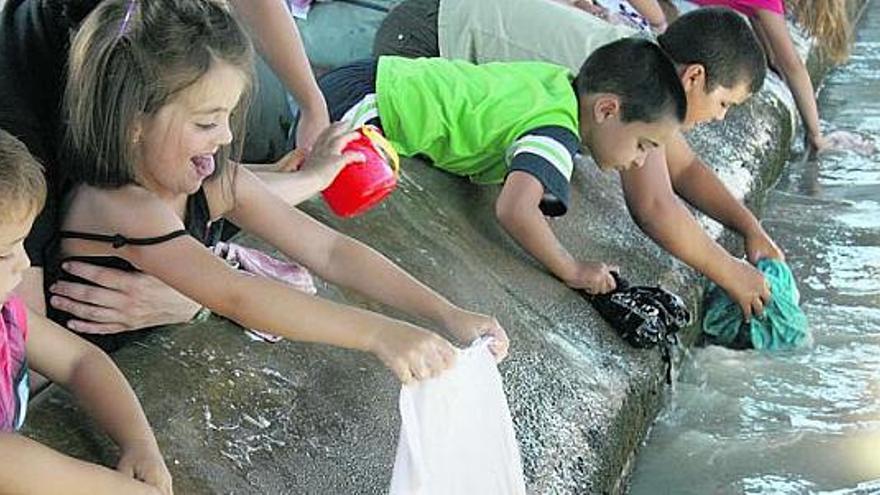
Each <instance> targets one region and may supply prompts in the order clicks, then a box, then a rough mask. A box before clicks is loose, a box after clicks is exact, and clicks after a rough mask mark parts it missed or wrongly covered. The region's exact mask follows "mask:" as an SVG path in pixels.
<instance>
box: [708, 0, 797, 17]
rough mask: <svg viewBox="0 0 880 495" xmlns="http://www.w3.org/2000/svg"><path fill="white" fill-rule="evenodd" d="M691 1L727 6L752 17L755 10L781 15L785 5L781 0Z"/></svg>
mask: <svg viewBox="0 0 880 495" xmlns="http://www.w3.org/2000/svg"><path fill="white" fill-rule="evenodd" d="M691 1H692V2H693V3H695V4H698V5H702V6H704V7H707V6H721V7H729V8H731V9H733V10H736V11H737V12H740V13H741V14H744V15H746V16H749V17H752V16H754V15H755V11H757V10H769V11H770V12H774V13H777V14H779V15H782V14H784V13H785V6H784V5H783V3H782V0H691Z"/></svg>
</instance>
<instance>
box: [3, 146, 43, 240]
mask: <svg viewBox="0 0 880 495" xmlns="http://www.w3.org/2000/svg"><path fill="white" fill-rule="evenodd" d="M45 202H46V179H45V178H44V177H43V167H42V166H40V163H39V162H38V161H37V159H36V158H34V157H33V155H31V154H30V152H29V151H28V149H27V147H26V146H25V145H24V143H22V142H21V141H19V140H18V139H16V138H15V137H14V136H13V135H12V134H9V133H8V132H6V131H4V130H3V129H0V223H2V224H8V223H13V222H21V221H24V220H25V219H26V218H27V217H28V216H29V215H36V214H37V213H39V211H40V210H42V209H43V204H44V203H45Z"/></svg>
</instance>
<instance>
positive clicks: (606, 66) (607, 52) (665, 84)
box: [574, 38, 687, 122]
mask: <svg viewBox="0 0 880 495" xmlns="http://www.w3.org/2000/svg"><path fill="white" fill-rule="evenodd" d="M574 85H575V88H576V89H577V94H578V96H579V97H581V96H584V95H586V94H589V93H611V94H614V95H617V96H618V97H619V98H620V100H621V120H622V121H623V122H633V121H640V122H656V121H658V120H660V119H662V118H665V117H671V118H675V119H676V120H677V121H678V122H683V121H684V117H685V114H686V113H687V98H686V96H685V94H684V88H682V86H681V80H680V79H679V77H678V74H677V73H676V72H675V66H674V65H673V64H672V62H671V61H670V60H669V57H667V56H666V55H665V54H664V53H663V50H661V49H660V47H658V46H657V45H656V44H654V43H651V42H650V41H647V40H643V39H635V38H625V39H622V40H617V41H615V42H613V43H609V44H607V45H604V46H602V47H601V48H599V49H598V50H596V51H594V52H593V53H592V55H590V57H589V58H588V59H587V61H586V62H584V65H582V66H581V70H580V72H579V73H578V75H577V77H576V78H575V81H574Z"/></svg>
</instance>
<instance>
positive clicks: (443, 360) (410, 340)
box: [371, 321, 456, 385]
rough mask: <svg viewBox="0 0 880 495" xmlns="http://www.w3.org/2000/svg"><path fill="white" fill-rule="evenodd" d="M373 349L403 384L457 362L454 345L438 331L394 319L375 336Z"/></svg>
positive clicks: (440, 370) (427, 375)
mask: <svg viewBox="0 0 880 495" xmlns="http://www.w3.org/2000/svg"><path fill="white" fill-rule="evenodd" d="M371 350H372V352H373V354H375V355H376V357H378V358H379V360H381V361H382V362H383V363H385V366H387V367H388V368H390V369H391V371H393V372H394V374H395V375H397V378H398V379H400V381H401V382H403V383H404V385H406V384H409V383H412V382H414V381H418V380H424V379H426V378H432V377H435V376H437V375H439V374H440V373H442V372H443V371H446V370H447V369H449V368H450V367H452V365H453V364H454V363H455V352H456V351H455V347H453V345H452V344H450V343H449V341H447V340H446V339H444V338H442V337H440V336H439V335H437V334H435V333H433V332H429V331H427V330H424V329H422V328H419V327H417V326H414V325H410V324H409V323H404V322H398V321H395V322H393V323H392V324H391V325H389V326H388V327H387V328H386V330H385V331H384V332H383V333H382V334H380V335H377V336H376V337H375V339H373V343H372V345H371Z"/></svg>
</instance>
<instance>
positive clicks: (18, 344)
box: [0, 296, 30, 432]
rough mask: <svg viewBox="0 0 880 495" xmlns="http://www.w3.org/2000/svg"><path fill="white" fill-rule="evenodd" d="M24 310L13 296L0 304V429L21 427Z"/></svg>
mask: <svg viewBox="0 0 880 495" xmlns="http://www.w3.org/2000/svg"><path fill="white" fill-rule="evenodd" d="M26 341H27V310H26V309H25V305H24V303H23V302H22V301H21V299H19V298H18V297H16V296H12V297H10V298H9V300H7V301H6V302H5V303H4V304H3V306H2V308H0V431H4V432H10V431H15V430H18V429H19V428H21V425H22V424H24V416H25V413H26V412H27V403H28V396H29V395H30V390H29V388H28V366H27V351H26V348H25V342H26Z"/></svg>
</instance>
